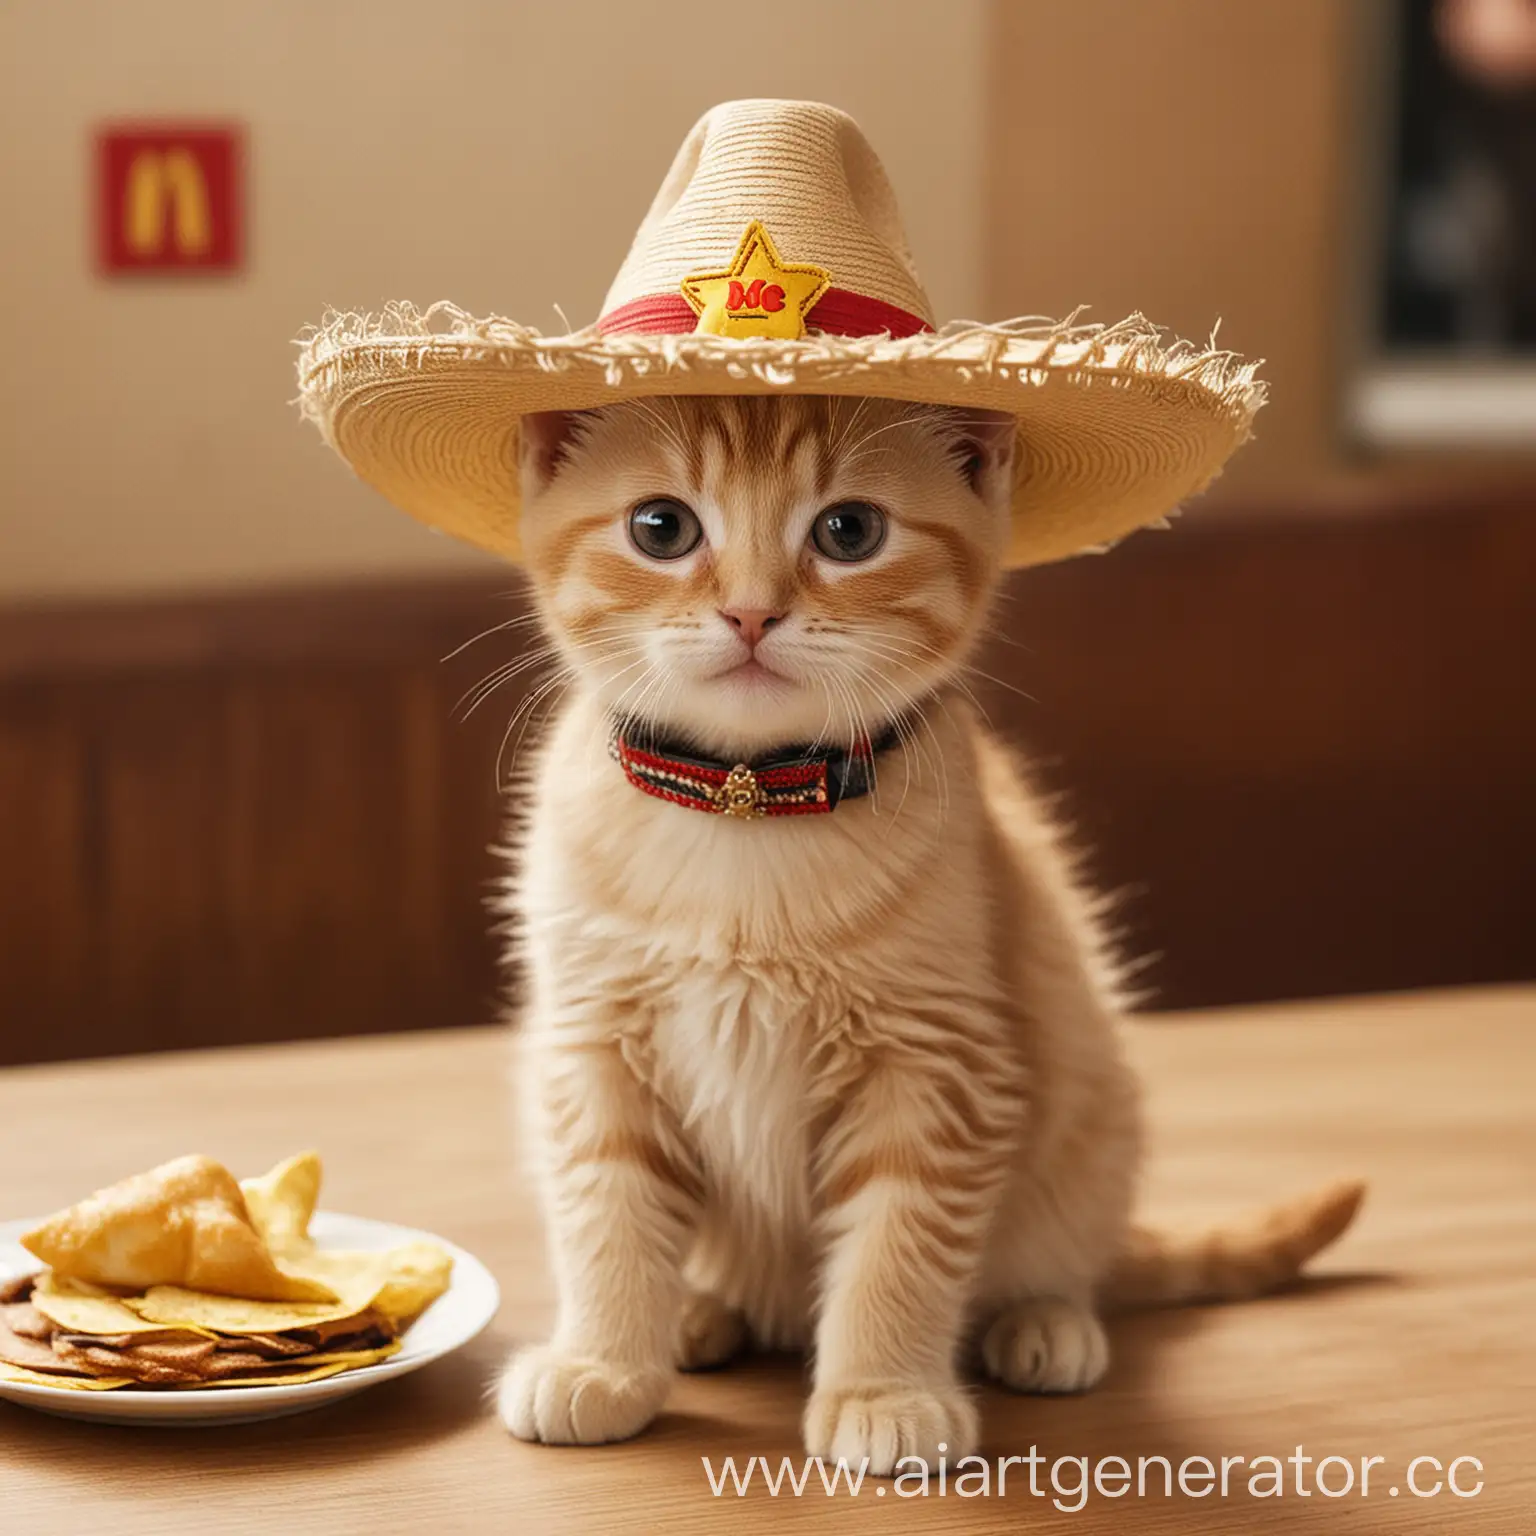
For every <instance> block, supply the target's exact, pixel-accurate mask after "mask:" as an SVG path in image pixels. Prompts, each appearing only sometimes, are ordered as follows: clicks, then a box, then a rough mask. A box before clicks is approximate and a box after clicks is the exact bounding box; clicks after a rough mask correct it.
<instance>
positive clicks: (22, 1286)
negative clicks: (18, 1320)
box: [0, 1270, 42, 1306]
mask: <svg viewBox="0 0 1536 1536" xmlns="http://www.w3.org/2000/svg"><path fill="white" fill-rule="evenodd" d="M41 1273H42V1271H41V1270H39V1271H37V1272H36V1273H34V1274H30V1275H12V1274H6V1273H3V1272H0V1306H3V1305H4V1304H5V1303H7V1302H12V1301H21V1300H23V1299H24V1298H25V1297H26V1296H28V1295H29V1294H30V1293H31V1290H32V1282H33V1281H34V1280H36V1279H37V1276H38V1275H39V1274H41Z"/></svg>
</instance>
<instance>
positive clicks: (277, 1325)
mask: <svg viewBox="0 0 1536 1536" xmlns="http://www.w3.org/2000/svg"><path fill="white" fill-rule="evenodd" d="M333 1257H337V1256H335V1255H333ZM348 1257H349V1258H352V1259H353V1260H354V1261H355V1262H352V1263H350V1264H337V1265H334V1266H332V1267H331V1268H330V1269H329V1271H328V1273H327V1275H326V1281H325V1283H326V1285H327V1287H328V1288H329V1289H330V1290H332V1291H334V1292H335V1293H336V1295H337V1296H338V1297H340V1300H339V1301H336V1302H331V1303H327V1302H288V1301H243V1300H241V1299H240V1298H238V1297H234V1296H210V1295H209V1294H207V1293H206V1292H203V1291H189V1290H184V1289H183V1288H181V1287H180V1286H174V1285H157V1286H153V1287H151V1289H149V1290H148V1291H146V1292H145V1293H144V1294H143V1295H142V1296H127V1297H124V1298H123V1305H124V1306H126V1307H127V1308H129V1309H130V1310H131V1311H133V1312H134V1313H136V1314H137V1315H138V1316H139V1317H140V1318H142V1319H143V1320H144V1321H145V1322H148V1323H156V1324H158V1325H159V1326H161V1327H163V1328H191V1329H198V1328H202V1329H212V1330H213V1331H214V1332H216V1333H235V1334H240V1333H286V1332H287V1331H288V1330H289V1329H292V1328H312V1327H315V1326H317V1325H318V1324H321V1323H330V1322H335V1321H336V1320H337V1319H338V1318H347V1317H355V1316H356V1315H357V1314H358V1313H360V1312H363V1311H366V1310H367V1309H368V1307H369V1306H370V1305H371V1304H372V1302H373V1299H374V1297H375V1296H377V1295H378V1294H379V1292H380V1291H381V1290H382V1289H383V1288H384V1286H385V1285H386V1284H387V1283H388V1281H389V1278H390V1276H389V1268H388V1265H387V1264H386V1263H385V1262H384V1261H385V1257H386V1256H385V1255H383V1254H378V1253H362V1254H356V1255H349V1256H348Z"/></svg>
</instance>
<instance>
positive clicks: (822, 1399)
mask: <svg viewBox="0 0 1536 1536" xmlns="http://www.w3.org/2000/svg"><path fill="white" fill-rule="evenodd" d="M978 1428H979V1426H978V1421H977V1416H976V1409H975V1407H974V1406H973V1405H972V1403H971V1401H970V1399H969V1398H967V1397H966V1395H965V1394H964V1393H963V1392H962V1391H961V1390H960V1389H959V1387H946V1388H944V1389H942V1390H941V1391H937V1392H935V1391H931V1390H929V1389H927V1388H924V1387H914V1386H906V1385H903V1384H902V1383H899V1382H868V1383H860V1384H856V1385H849V1386H827V1387H818V1388H817V1389H816V1391H815V1392H813V1393H812V1394H811V1400H810V1402H809V1403H807V1404H806V1407H805V1448H806V1451H807V1452H808V1453H809V1454H810V1455H812V1456H820V1457H821V1458H822V1459H823V1460H824V1461H829V1462H837V1461H839V1460H842V1461H845V1462H846V1463H847V1464H848V1466H849V1467H850V1468H852V1469H857V1468H858V1467H859V1465H860V1464H861V1463H863V1464H864V1465H865V1467H866V1470H867V1471H868V1472H869V1473H871V1474H872V1475H873V1476H875V1477H891V1476H894V1475H896V1474H897V1473H904V1472H913V1471H917V1470H918V1468H917V1466H916V1464H915V1463H913V1462H909V1461H906V1458H908V1457H919V1458H921V1460H922V1462H923V1464H924V1465H925V1466H926V1467H927V1468H929V1469H930V1470H932V1469H936V1468H937V1467H938V1464H939V1458H940V1457H941V1456H943V1457H945V1458H946V1459H947V1460H948V1461H949V1462H950V1464H951V1465H953V1464H954V1462H956V1461H957V1460H959V1458H960V1457H962V1456H969V1455H970V1454H971V1452H972V1451H973V1450H974V1449H975V1447H976V1437H977V1433H978ZM941 1447H942V1449H941Z"/></svg>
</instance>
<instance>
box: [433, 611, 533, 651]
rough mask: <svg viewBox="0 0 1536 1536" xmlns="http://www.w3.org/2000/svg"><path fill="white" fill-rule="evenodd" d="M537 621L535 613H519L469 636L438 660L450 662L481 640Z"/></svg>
mask: <svg viewBox="0 0 1536 1536" xmlns="http://www.w3.org/2000/svg"><path fill="white" fill-rule="evenodd" d="M538 621H539V616H538V614H536V613H520V614H518V615H517V617H516V618H512V619H507V620H505V621H504V622H503V623H500V624H492V625H491V627H490V628H489V629H482V630H481V631H480V633H479V634H478V635H471V636H470V637H469V639H468V640H466V641H464V642H463V644H461V645H456V646H454V648H453V649H452V650H451V651H449V652H448V654H447V655H446V656H440V657H438V660H439V661H452V660H453V658H454V657H455V656H460V655H462V654H463V653H464V652H465V651H467V650H468V649H469V648H470V646H472V645H478V644H479V643H480V642H481V641H482V640H485V639H488V638H489V637H490V636H491V635H499V634H501V633H502V632H503V631H504V630H508V629H518V628H520V627H521V626H522V625H524V624H537V623H538Z"/></svg>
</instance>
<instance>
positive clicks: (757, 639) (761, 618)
mask: <svg viewBox="0 0 1536 1536" xmlns="http://www.w3.org/2000/svg"><path fill="white" fill-rule="evenodd" d="M720 617H721V618H722V619H724V620H725V622H726V623H727V624H729V625H730V626H731V628H732V629H734V630H735V631H736V633H737V634H738V635H740V636H741V638H742V639H743V640H745V641H746V642H747V644H748V645H750V646H751V647H752V648H753V649H754V650H755V649H756V648H757V647H758V646H759V645H761V644H762V640H763V636H764V635H766V634H767V633H768V631H769V630H770V629H772V628H773V626H774V625H775V624H777V623H779V622H780V621H781V620H782V619H783V617H784V615H783V614H782V613H770V612H769V611H768V610H767V609H766V608H722V609H721V610H720Z"/></svg>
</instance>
